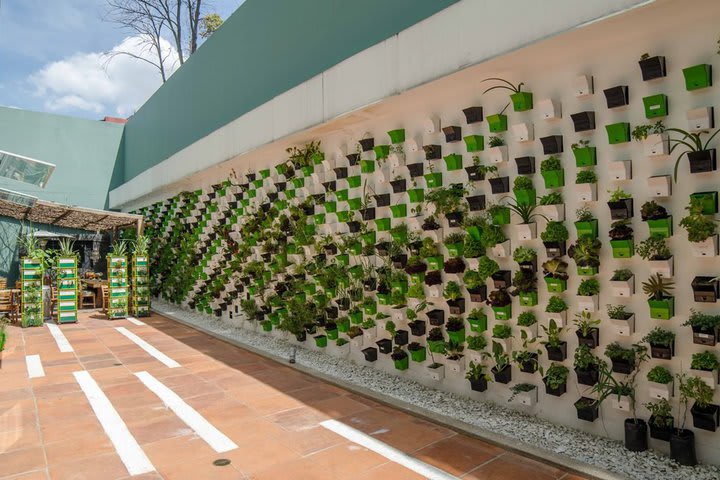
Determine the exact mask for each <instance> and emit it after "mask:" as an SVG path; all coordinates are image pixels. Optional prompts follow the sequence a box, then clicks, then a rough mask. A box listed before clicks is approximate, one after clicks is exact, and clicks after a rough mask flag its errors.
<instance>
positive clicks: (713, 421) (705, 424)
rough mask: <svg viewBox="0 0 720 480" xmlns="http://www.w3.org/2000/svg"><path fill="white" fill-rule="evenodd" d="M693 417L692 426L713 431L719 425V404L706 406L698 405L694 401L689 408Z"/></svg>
mask: <svg viewBox="0 0 720 480" xmlns="http://www.w3.org/2000/svg"><path fill="white" fill-rule="evenodd" d="M690 413H691V414H692V417H693V426H694V427H695V428H699V429H701V430H708V431H710V432H714V431H715V430H717V427H718V425H720V406H718V405H715V404H712V403H711V404H709V405H708V406H707V407H699V406H698V404H697V403H695V404H694V405H693V406H692V408H691V409H690Z"/></svg>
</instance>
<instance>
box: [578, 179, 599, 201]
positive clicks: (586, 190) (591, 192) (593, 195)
mask: <svg viewBox="0 0 720 480" xmlns="http://www.w3.org/2000/svg"><path fill="white" fill-rule="evenodd" d="M575 193H576V194H577V196H578V200H580V201H581V202H594V201H596V200H597V183H577V184H575Z"/></svg>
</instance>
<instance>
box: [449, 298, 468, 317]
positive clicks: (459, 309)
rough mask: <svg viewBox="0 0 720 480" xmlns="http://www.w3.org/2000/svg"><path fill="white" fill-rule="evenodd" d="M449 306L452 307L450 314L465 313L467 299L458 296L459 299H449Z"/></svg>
mask: <svg viewBox="0 0 720 480" xmlns="http://www.w3.org/2000/svg"><path fill="white" fill-rule="evenodd" d="M447 304H448V307H450V315H462V314H463V313H465V299H464V298H458V299H457V300H448V301H447Z"/></svg>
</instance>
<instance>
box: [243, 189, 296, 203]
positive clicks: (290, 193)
mask: <svg viewBox="0 0 720 480" xmlns="http://www.w3.org/2000/svg"><path fill="white" fill-rule="evenodd" d="M283 193H284V194H285V198H286V199H288V200H290V199H293V198H295V190H285V191H284V192H283ZM245 206H246V207H247V206H248V205H245Z"/></svg>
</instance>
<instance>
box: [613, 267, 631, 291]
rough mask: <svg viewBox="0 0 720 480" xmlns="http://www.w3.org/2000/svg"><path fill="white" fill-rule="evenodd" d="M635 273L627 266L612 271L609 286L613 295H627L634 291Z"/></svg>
mask: <svg viewBox="0 0 720 480" xmlns="http://www.w3.org/2000/svg"><path fill="white" fill-rule="evenodd" d="M634 279H635V275H633V272H632V270H630V269H628V268H621V269H618V270H615V271H614V272H613V275H612V277H610V288H611V291H612V294H613V296H614V297H629V296H630V295H632V294H633V293H635V281H634Z"/></svg>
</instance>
